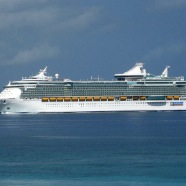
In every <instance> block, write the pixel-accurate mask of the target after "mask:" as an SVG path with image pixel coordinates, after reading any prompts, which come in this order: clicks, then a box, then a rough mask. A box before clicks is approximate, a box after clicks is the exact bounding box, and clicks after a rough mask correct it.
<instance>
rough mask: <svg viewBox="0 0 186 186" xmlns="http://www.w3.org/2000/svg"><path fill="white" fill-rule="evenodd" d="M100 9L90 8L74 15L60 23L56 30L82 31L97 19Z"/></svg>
mask: <svg viewBox="0 0 186 186" xmlns="http://www.w3.org/2000/svg"><path fill="white" fill-rule="evenodd" d="M99 12H100V8H98V7H92V8H89V9H86V10H85V11H83V12H81V13H79V14H77V15H74V16H73V17H72V18H70V19H67V20H66V21H64V20H63V21H62V22H61V23H60V24H59V25H58V28H59V29H62V30H78V29H84V28H87V27H88V26H90V25H91V24H92V23H94V22H95V21H96V20H98V19H99Z"/></svg>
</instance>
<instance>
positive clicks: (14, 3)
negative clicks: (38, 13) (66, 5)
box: [0, 0, 49, 11]
mask: <svg viewBox="0 0 186 186" xmlns="http://www.w3.org/2000/svg"><path fill="white" fill-rule="evenodd" d="M47 1H49V0H39V1H38V0H0V10H1V11H10V10H15V9H19V8H20V7H22V6H24V7H25V5H27V6H28V5H31V4H36V3H37V4H38V3H39V4H41V3H46V2H47Z"/></svg>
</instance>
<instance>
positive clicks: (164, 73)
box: [161, 66, 170, 78]
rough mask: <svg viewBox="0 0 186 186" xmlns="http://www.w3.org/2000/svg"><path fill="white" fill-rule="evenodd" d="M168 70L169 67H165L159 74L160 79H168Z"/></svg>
mask: <svg viewBox="0 0 186 186" xmlns="http://www.w3.org/2000/svg"><path fill="white" fill-rule="evenodd" d="M169 68H170V66H166V68H165V70H164V71H163V72H162V74H161V77H164V78H167V77H169Z"/></svg>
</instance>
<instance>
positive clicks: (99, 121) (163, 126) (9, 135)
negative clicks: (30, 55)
mask: <svg viewBox="0 0 186 186" xmlns="http://www.w3.org/2000/svg"><path fill="white" fill-rule="evenodd" d="M0 185H3V186H4V185H5V186H9V185H10V186H20V185H21V186H30V185H34V186H50V185H52V186H58V185H60V186H61V185H62V186H185V185H186V112H116V113H81V114H77V113H76V114H26V115H21V114H20V115H0Z"/></svg>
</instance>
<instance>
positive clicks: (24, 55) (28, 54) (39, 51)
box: [6, 44, 60, 65]
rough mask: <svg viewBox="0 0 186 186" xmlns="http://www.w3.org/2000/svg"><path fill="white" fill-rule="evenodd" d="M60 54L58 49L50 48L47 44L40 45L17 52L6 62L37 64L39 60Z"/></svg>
mask: <svg viewBox="0 0 186 186" xmlns="http://www.w3.org/2000/svg"><path fill="white" fill-rule="evenodd" d="M59 53H60V50H59V48H57V47H53V46H50V45H48V44H45V45H41V46H39V47H33V48H32V49H30V50H29V49H27V50H22V51H19V52H18V53H17V54H16V55H15V56H14V57H13V58H12V59H10V60H8V61H7V62H6V64H7V65H9V64H25V63H32V62H38V61H39V60H43V59H48V58H55V57H56V56H58V55H59Z"/></svg>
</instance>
